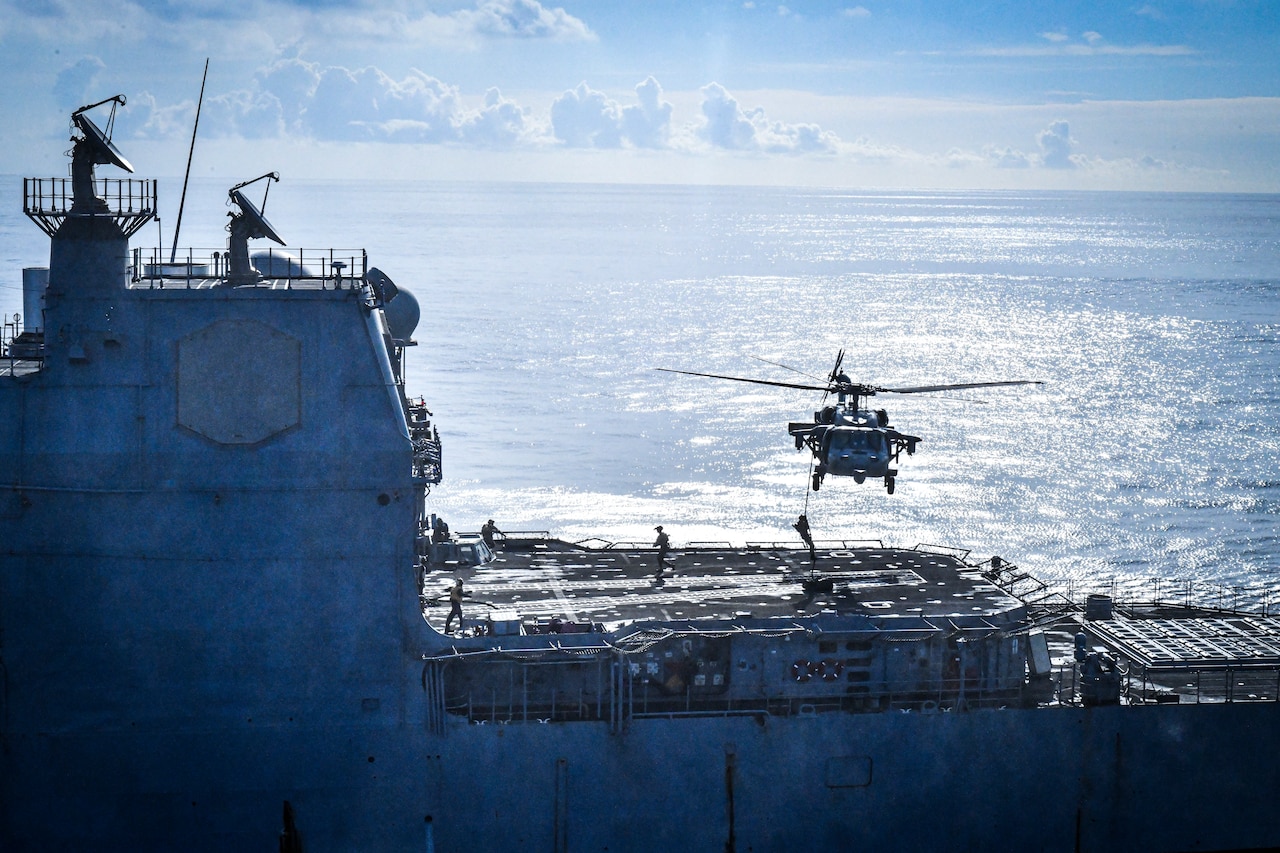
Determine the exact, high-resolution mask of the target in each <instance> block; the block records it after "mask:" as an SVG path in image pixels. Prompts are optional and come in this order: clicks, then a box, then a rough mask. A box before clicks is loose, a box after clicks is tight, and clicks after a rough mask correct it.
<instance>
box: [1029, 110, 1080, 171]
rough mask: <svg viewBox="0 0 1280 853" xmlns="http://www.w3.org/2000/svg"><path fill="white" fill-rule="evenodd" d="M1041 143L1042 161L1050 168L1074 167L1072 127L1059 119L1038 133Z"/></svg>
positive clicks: (1038, 139) (1037, 138)
mask: <svg viewBox="0 0 1280 853" xmlns="http://www.w3.org/2000/svg"><path fill="white" fill-rule="evenodd" d="M1036 142H1037V143H1039V145H1040V162H1041V163H1042V164H1043V165H1044V166H1046V167H1048V168H1050V169H1074V168H1075V167H1076V163H1075V160H1074V159H1073V158H1072V156H1071V147H1072V145H1073V144H1074V143H1073V142H1072V140H1071V128H1070V127H1069V126H1068V124H1067V123H1066V122H1065V121H1062V120H1061V119H1059V120H1058V121H1054V122H1051V123H1050V124H1049V126H1048V127H1046V128H1045V129H1044V130H1042V131H1040V133H1038V134H1037V135H1036Z"/></svg>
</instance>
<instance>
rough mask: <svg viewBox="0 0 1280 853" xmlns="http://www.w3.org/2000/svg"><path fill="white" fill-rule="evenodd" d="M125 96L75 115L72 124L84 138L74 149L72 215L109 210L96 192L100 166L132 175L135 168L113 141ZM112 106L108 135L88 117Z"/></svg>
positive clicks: (119, 96) (92, 105)
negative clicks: (117, 114) (99, 109)
mask: <svg viewBox="0 0 1280 853" xmlns="http://www.w3.org/2000/svg"><path fill="white" fill-rule="evenodd" d="M124 102H125V100H124V95H115V96H113V97H110V98H107V99H106V100H105V101H98V102H97V103H96V104H89V105H88V106H84V107H81V108H80V109H78V110H76V111H75V112H73V113H72V114H71V123H72V124H73V125H75V128H76V130H78V131H79V132H80V136H78V137H72V141H73V142H74V143H75V147H73V148H72V149H71V211H72V212H73V213H80V212H84V211H88V212H94V213H96V212H98V211H105V210H107V203H106V202H105V201H103V200H102V199H100V198H98V196H97V194H96V193H95V192H94V189H93V179H94V170H93V167H94V166H97V165H100V164H102V165H107V164H109V165H112V166H118V167H119V168H121V169H124V170H125V171H126V172H132V171H133V166H132V165H131V164H130V163H129V161H128V160H126V159H125V157H124V155H123V154H121V153H120V149H118V148H116V146H115V144H114V143H112V141H111V134H110V132H109V130H110V128H111V127H112V126H114V125H115V120H116V107H117V106H121V105H123V104H124ZM106 103H110V104H111V117H110V118H109V119H107V128H108V132H107V133H104V132H103V131H102V129H101V128H100V127H98V126H97V125H96V124H94V123H93V119H91V118H89V117H88V116H87V115H85V113H86V112H88V111H89V110H91V109H93V108H94V107H99V106H102V105H103V104H106Z"/></svg>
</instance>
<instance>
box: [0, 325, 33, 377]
mask: <svg viewBox="0 0 1280 853" xmlns="http://www.w3.org/2000/svg"><path fill="white" fill-rule="evenodd" d="M43 367H44V335H43V334H41V333H39V332H27V331H25V330H24V329H23V326H22V315H21V314H14V315H12V316H10V315H8V314H6V315H4V316H3V318H0V369H3V371H4V375H6V376H25V375H29V374H32V373H38V372H39V371H40V370H41V369H43Z"/></svg>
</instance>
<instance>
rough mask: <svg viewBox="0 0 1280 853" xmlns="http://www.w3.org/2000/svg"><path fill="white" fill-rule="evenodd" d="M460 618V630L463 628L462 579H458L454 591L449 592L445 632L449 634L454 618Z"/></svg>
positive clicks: (454, 583)
mask: <svg viewBox="0 0 1280 853" xmlns="http://www.w3.org/2000/svg"><path fill="white" fill-rule="evenodd" d="M455 616H457V617H458V628H459V629H461V628H462V578H458V579H457V580H455V581H454V582H453V589H451V590H449V615H448V616H446V617H445V620H444V632H445V633H446V634H447V633H449V626H450V625H451V624H453V617H455Z"/></svg>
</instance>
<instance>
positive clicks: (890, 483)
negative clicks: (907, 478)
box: [884, 477, 895, 494]
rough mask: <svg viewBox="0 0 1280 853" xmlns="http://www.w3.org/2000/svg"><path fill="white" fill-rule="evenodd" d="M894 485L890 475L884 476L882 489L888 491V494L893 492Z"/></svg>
mask: <svg viewBox="0 0 1280 853" xmlns="http://www.w3.org/2000/svg"><path fill="white" fill-rule="evenodd" d="M894 485H895V481H894V479H893V478H892V477H885V478H884V489H885V491H886V492H888V493H889V494H893V489H894Z"/></svg>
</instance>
